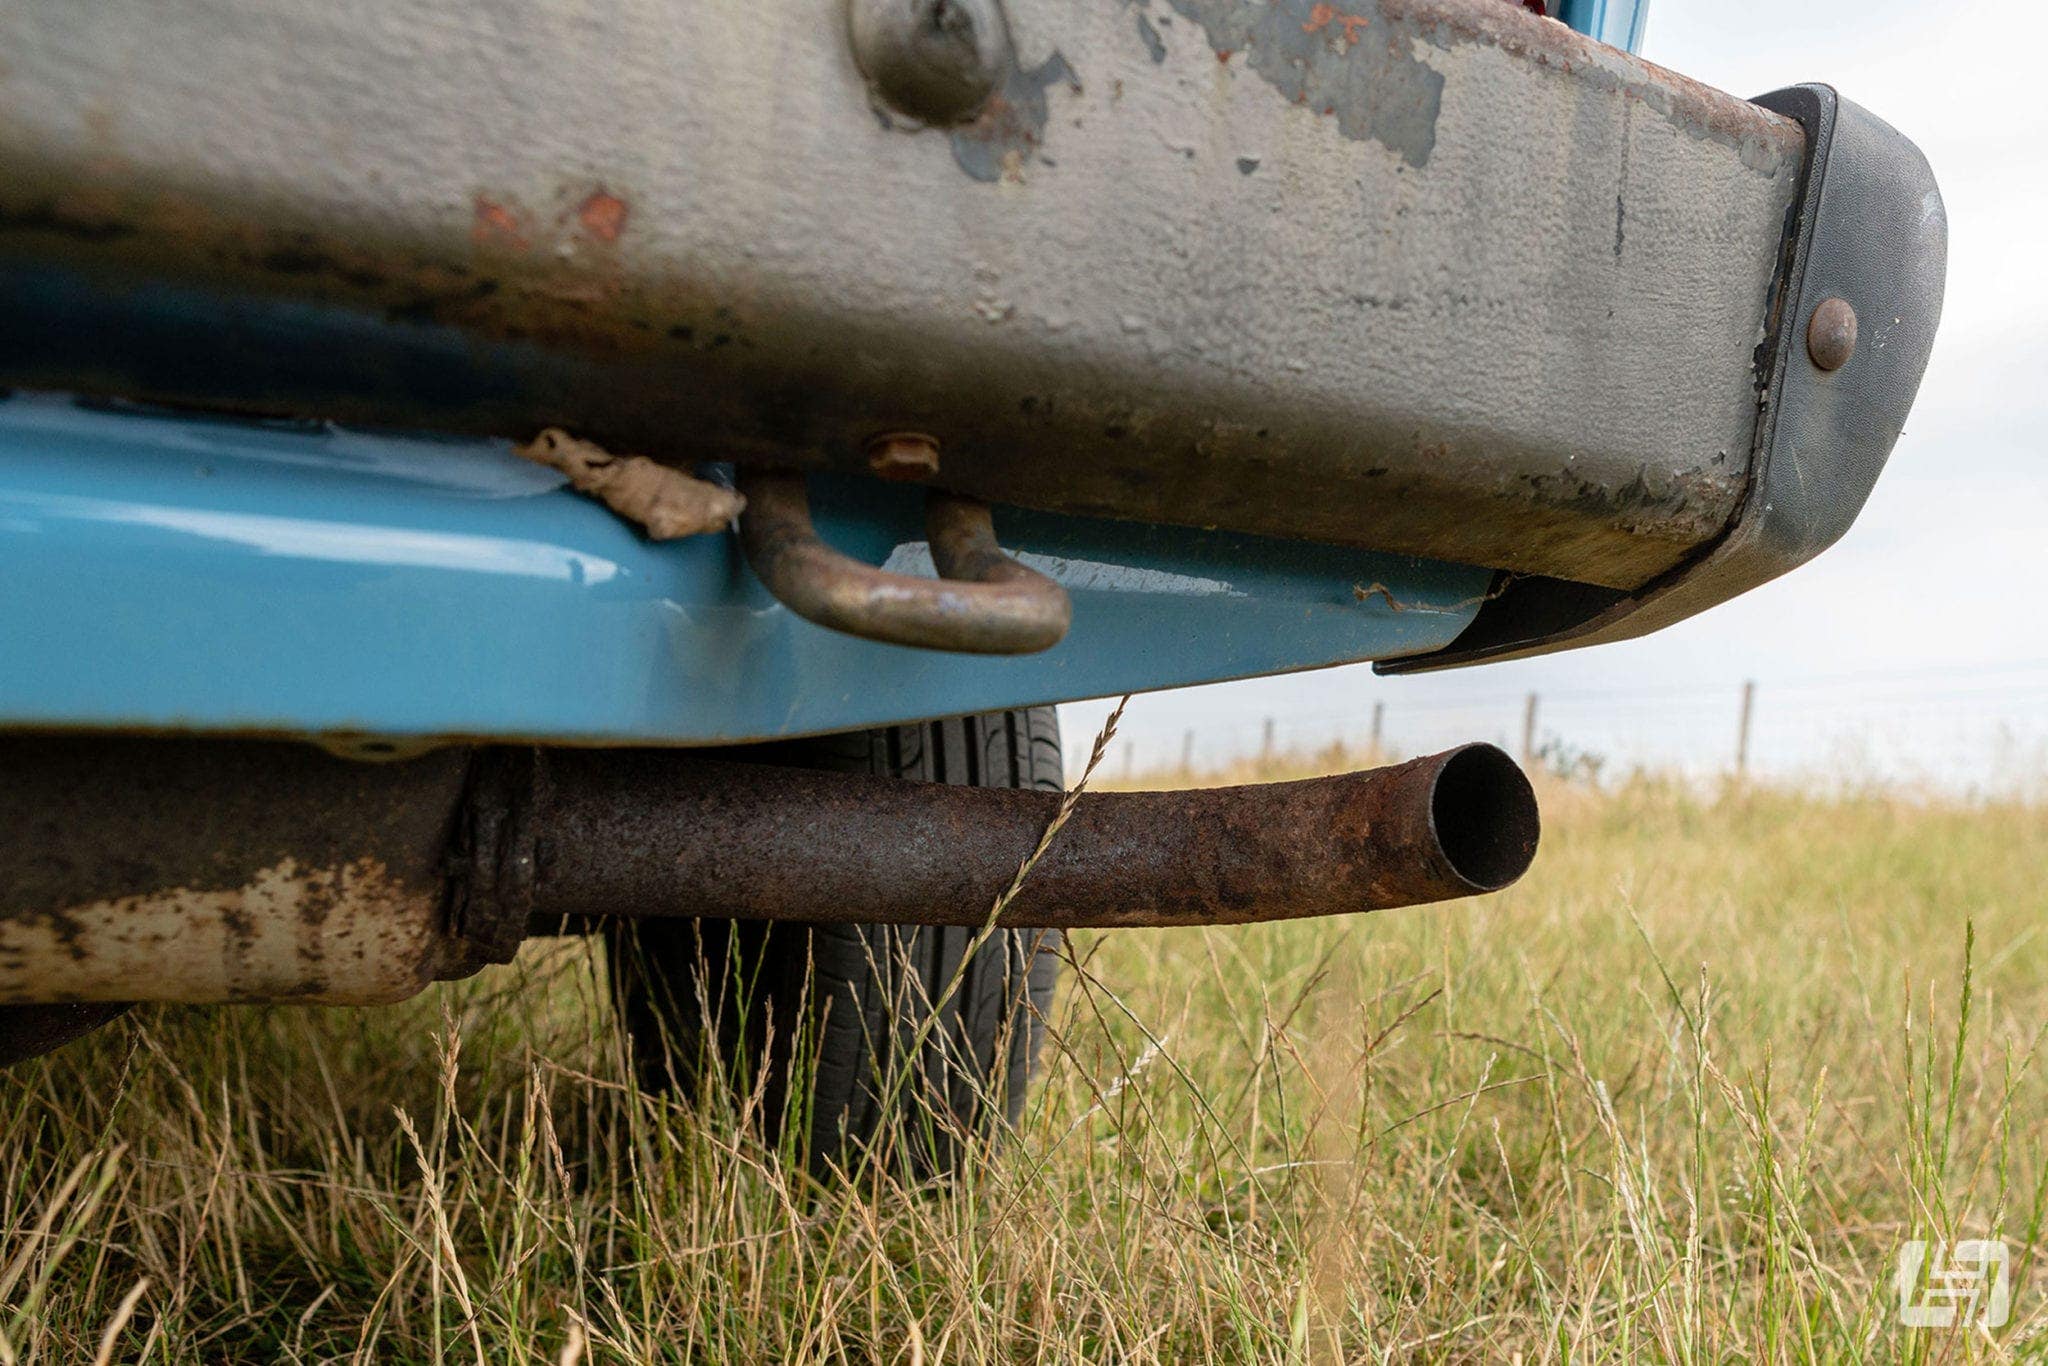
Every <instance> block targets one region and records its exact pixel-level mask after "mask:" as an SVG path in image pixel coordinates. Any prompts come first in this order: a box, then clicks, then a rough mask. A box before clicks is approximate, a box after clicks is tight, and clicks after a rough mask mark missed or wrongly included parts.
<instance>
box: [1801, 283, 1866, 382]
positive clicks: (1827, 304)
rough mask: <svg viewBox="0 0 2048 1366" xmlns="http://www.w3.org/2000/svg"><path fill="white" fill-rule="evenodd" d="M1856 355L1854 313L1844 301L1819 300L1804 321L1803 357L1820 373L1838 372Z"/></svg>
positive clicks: (1846, 301) (1847, 302)
mask: <svg viewBox="0 0 2048 1366" xmlns="http://www.w3.org/2000/svg"><path fill="white" fill-rule="evenodd" d="M1855 352H1856V310H1855V309H1853V308H1851V307H1849V301H1848V300H1847V299H1822V300H1821V301H1820V303H1819V305H1818V306H1816V307H1815V308H1814V310H1813V316H1812V317H1811V318H1809V319H1807V322H1806V354H1807V355H1809V356H1811V357H1812V358H1813V363H1814V365H1815V366H1817V367H1818V368H1820V369H1822V370H1839V369H1841V368H1842V367H1843V366H1844V365H1847V364H1848V363H1849V357H1850V356H1852V355H1854V354H1855Z"/></svg>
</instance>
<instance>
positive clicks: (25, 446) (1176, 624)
mask: <svg viewBox="0 0 2048 1366" xmlns="http://www.w3.org/2000/svg"><path fill="white" fill-rule="evenodd" d="M814 501H815V504H816V511H817V516H818V522H819V529H820V531H821V532H822V533H823V534H824V535H825V536H826V538H827V539H828V540H830V541H832V542H833V543H834V544H835V545H837V546H838V547H839V548H841V549H843V550H845V551H847V552H848V553H850V554H854V555H857V556H860V557H862V558H864V559H867V560H868V561H869V562H871V563H878V564H885V565H887V566H888V567H890V568H895V569H900V570H903V571H905V572H913V573H914V572H918V571H919V570H920V569H922V571H923V572H925V573H930V572H931V571H930V561H929V553H928V552H927V551H926V550H925V548H924V542H923V535H924V533H923V530H922V525H921V522H922V519H921V494H920V492H919V491H916V490H910V489H905V488H901V487H895V486H889V485H882V484H878V483H876V482H874V481H872V480H843V481H835V480H829V479H820V480H818V481H816V483H815V492H814ZM998 527H999V530H1000V531H1001V532H1002V534H1003V539H1004V542H1005V544H1006V545H1007V546H1010V547H1012V548H1013V549H1015V550H1017V551H1018V552H1019V553H1020V554H1021V555H1022V556H1023V557H1024V558H1025V559H1026V561H1027V562H1029V563H1032V564H1033V565H1035V566H1036V567H1037V568H1039V569H1041V570H1044V571H1045V572H1047V573H1050V574H1052V575H1053V576H1054V577H1055V578H1057V579H1058V580H1059V581H1060V582H1061V583H1062V584H1064V585H1065V586H1066V587H1067V589H1068V591H1069V592H1070V593H1071V594H1072V595H1073V597H1074V600H1075V607H1076V611H1075V614H1074V616H1075V624H1074V629H1073V632H1072V633H1071V634H1070V635H1069V636H1068V637H1067V639H1066V640H1065V641H1063V642H1062V643H1061V644H1060V645H1058V646H1056V647H1055V648H1053V649H1052V650H1049V651H1047V652H1045V653H1044V654H1040V655H1032V656H1026V657H1021V658H1013V659H996V658H986V657H977V656H965V655H951V654H941V653H937V652H933V651H927V650H912V649H905V648H902V647H899V646H892V645H880V644H874V643H871V642H868V641H863V640H857V639H854V638H853V637H850V636H845V635H840V634H837V633H835V632H832V631H828V630H825V629H823V628H821V627H818V626H813V625H811V624H810V623H809V622H806V621H803V620H801V619H800V618H798V617H796V616H794V615H793V614H791V613H790V612H789V611H788V609H786V608H784V607H783V606H782V605H781V604H779V603H777V602H776V601H775V600H774V599H773V598H772V597H770V596H769V595H768V593H767V591H766V590H765V589H764V588H762V587H761V585H760V583H759V582H758V581H757V580H755V579H754V577H753V575H752V574H751V573H750V572H749V571H748V570H747V568H746V566H745V565H744V563H742V562H741V560H740V558H739V553H738V550H737V548H736V546H735V544H734V542H733V538H731V537H729V536H704V537H695V538H691V539H688V540H684V541H674V542H667V543H661V544H657V543H654V542H651V541H649V540H647V539H646V538H645V537H643V536H642V535H640V534H639V533H638V532H637V531H636V530H635V529H633V528H632V527H630V526H629V525H627V524H626V523H624V522H622V521H620V520H619V519H618V518H616V517H614V516H613V515H612V514H611V513H609V512H608V511H606V510H605V509H604V508H603V507H601V506H599V505H598V504H596V503H594V502H592V501H590V500H588V499H586V498H584V497H582V496H581V495H579V494H576V493H574V492H573V491H571V490H569V489H568V488H567V487H566V486H565V483H564V480H563V479H562V477H561V476H560V475H558V474H556V473H555V472H553V471H552V470H546V469H542V468H540V467H539V466H536V465H531V464H528V463H527V462H525V461H523V460H521V459H519V458H518V457H516V456H514V455H513V454H512V453H511V451H510V450H509V448H508V447H507V446H506V445H505V444H504V443H502V442H490V441H473V440H459V441H457V440H444V439H420V438H414V437H392V436H386V435H375V434H369V433H363V432H356V431H349V430H344V429H339V428H334V427H330V426H327V425H324V424H316V423H305V424H297V423H285V424H262V423H252V422H238V421H235V420H232V419H218V418H211V417H186V416H168V415H164V414H162V413H146V412H135V411H107V410H104V409H94V408H90V407H86V406H82V405H80V404H77V403H74V402H72V401H71V400H68V399H64V398H61V397H54V396H18V397H15V398H13V399H11V400H7V401H5V402H0V580H4V582H5V583H6V585H7V591H6V592H5V593H4V594H0V642H4V645H0V724H6V725H10V726H35V727H43V726H49V727H121V728H130V729H134V728H140V729H177V730H185V731H235V732H258V733H273V734H292V735H327V736H362V737H377V738H388V739H406V738H414V739H434V738H447V737H465V736H487V737H520V738H526V739H536V740H549V741H557V742H565V743H588V744H620V743H670V744H716V743H727V742H733V741H742V740H756V739H764V738H769V737H774V736H782V735H794V734H803V733H810V732H820V731H832V730H843V729H849V728H854V727H860V726H869V725H879V724H884V723H888V722H895V721H903V720H909V719H913V718H919V717H928V716H937V715H946V714H950V713H955V712H962V711H977V710H987V709H991V708H996V707H1005V706H1017V705H1023V704H1027V703H1037V702H1047V701H1055V700H1062V699H1068V698H1078V697H1094V696H1101V695H1104V694H1111V693H1118V692H1123V691H1130V690H1139V689H1147V688H1160V687H1172V686H1177V685H1180V684H1186V683H1198V682H1204V681H1209V680H1213V679H1219V678H1233V677H1243V676H1248V675H1253V674H1260V673H1271V672H1278V671H1282V670H1293V669H1304V668H1314V667H1317V666H1320V665H1327V664H1337V663H1343V662H1346V661H1350V660H1360V659H1378V658H1385V657H1389V656H1393V655H1401V654H1411V653H1417V652H1420V651H1426V650H1432V649H1438V648H1441V647H1442V646H1444V645H1446V644H1448V643H1449V642H1450V641H1451V640H1452V639H1453V638H1454V637H1455V636H1456V635H1457V634H1458V632H1459V631H1460V630H1461V629H1463V627H1464V626H1465V625H1466V623H1467V622H1469V621H1470V620H1471V618H1472V617H1473V615H1474V614H1475V613H1476V612H1477V610H1478V607H1479V604H1480V602H1481V601H1482V600H1483V599H1484V598H1485V596H1486V593H1487V588H1488V585H1489V583H1490V582H1491V579H1492V575H1491V572H1490V571H1488V570H1485V569H1478V568H1473V567H1469V566H1461V565H1449V564H1442V563H1437V562H1433V561H1428V560H1420V559H1414V558H1410V557H1405V556H1393V555H1380V554H1373V553H1370V552H1366V551H1359V550H1349V549H1343V548H1340V547H1333V546H1319V545H1307V544H1297V543H1293V542H1287V541H1278V540H1271V539H1266V538H1261V537H1255V536H1244V535H1237V534H1230V533H1220V532H1202V531H1191V530H1186V529H1181V528H1173V527H1156V526H1145V525H1139V524H1133V523H1119V522H1107V521H1097V520H1092V519H1082V518H1073V517H1061V516H1054V515H1049V514H1043V513H1032V512H1025V511H1021V510H1008V509H1006V510H1004V511H1003V512H1002V514H1001V516H1000V519H999V522H998ZM920 562H921V563H920Z"/></svg>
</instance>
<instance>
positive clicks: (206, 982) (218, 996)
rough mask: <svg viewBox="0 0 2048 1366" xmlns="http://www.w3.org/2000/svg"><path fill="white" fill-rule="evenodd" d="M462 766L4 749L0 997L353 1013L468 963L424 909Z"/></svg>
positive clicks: (456, 762) (139, 748) (434, 904)
mask: <svg viewBox="0 0 2048 1366" xmlns="http://www.w3.org/2000/svg"><path fill="white" fill-rule="evenodd" d="M465 762H466V758H465V756H464V755H463V754H462V753H459V752H451V753H441V754H434V755H428V756H425V757H423V758H419V759H413V760H409V761H406V762H402V763H389V764H360V763H350V762H348V761H345V760H341V759H336V758H333V757H330V756H328V755H326V754H323V753H321V752H320V751H318V750H315V749H313V748H311V747H310V746H301V745H290V744H266V743H259V742H237V741H212V742H194V741H184V740H91V739H67V738H60V737H51V738H48V739H37V738H25V737H13V738H9V739H8V740H7V741H6V743H5V746H4V768H5V771H6V782H5V783H0V831H4V832H5V834H4V837H0V1004H7V1003H16V1002H80V1001H153V1000H157V1001H305V1002H326V1003H333V1004H349V1005H368V1004H374V1003H379V1002H387V1001H397V1000H403V999H404V998H405V997H407V996H410V995H412V994H414V993H415V992H417V991H419V990H420V989H421V988H422V987H424V986H425V985H426V984H427V983H428V982H430V981H433V980H435V979H436V978H437V977H440V976H446V975H452V974H455V973H459V972H460V971H462V970H466V966H467V965H466V964H465V963H464V962H463V961H462V954H461V952H460V950H461V946H460V945H459V944H458V943H455V942H454V941H451V940H450V939H449V938H448V936H447V935H446V934H444V932H443V928H442V927H443V922H444V917H443V913H442V906H441V897H442V871H443V870H442V856H443V850H444V846H445V843H446V839H447V827H448V823H449V819H450V816H451V814H452V813H453V811H454V807H455V803H456V800H457V798H458V796H459V794H460V791H461V784H462V777H463V770H464V765H465Z"/></svg>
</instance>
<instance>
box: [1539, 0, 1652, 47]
mask: <svg viewBox="0 0 2048 1366" xmlns="http://www.w3.org/2000/svg"><path fill="white" fill-rule="evenodd" d="M1649 12H1650V0H1564V3H1563V4H1562V5H1560V6H1559V7H1558V11H1557V17H1558V18H1559V19H1562V20H1563V21H1564V22H1565V23H1567V24H1569V25H1570V26H1571V27H1573V28H1575V29H1577V30H1578V31H1579V32H1580V33H1583V34H1585V35H1586V36H1587V37H1589V38H1598V39H1599V40H1600V41H1601V42H1603V43H1606V44H1607V45H1608V46H1609V47H1620V48H1626V49H1628V50H1629V51H1630V52H1641V51H1642V50H1643V20H1644V19H1645V18H1646V17H1647V16H1648V15H1649Z"/></svg>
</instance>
